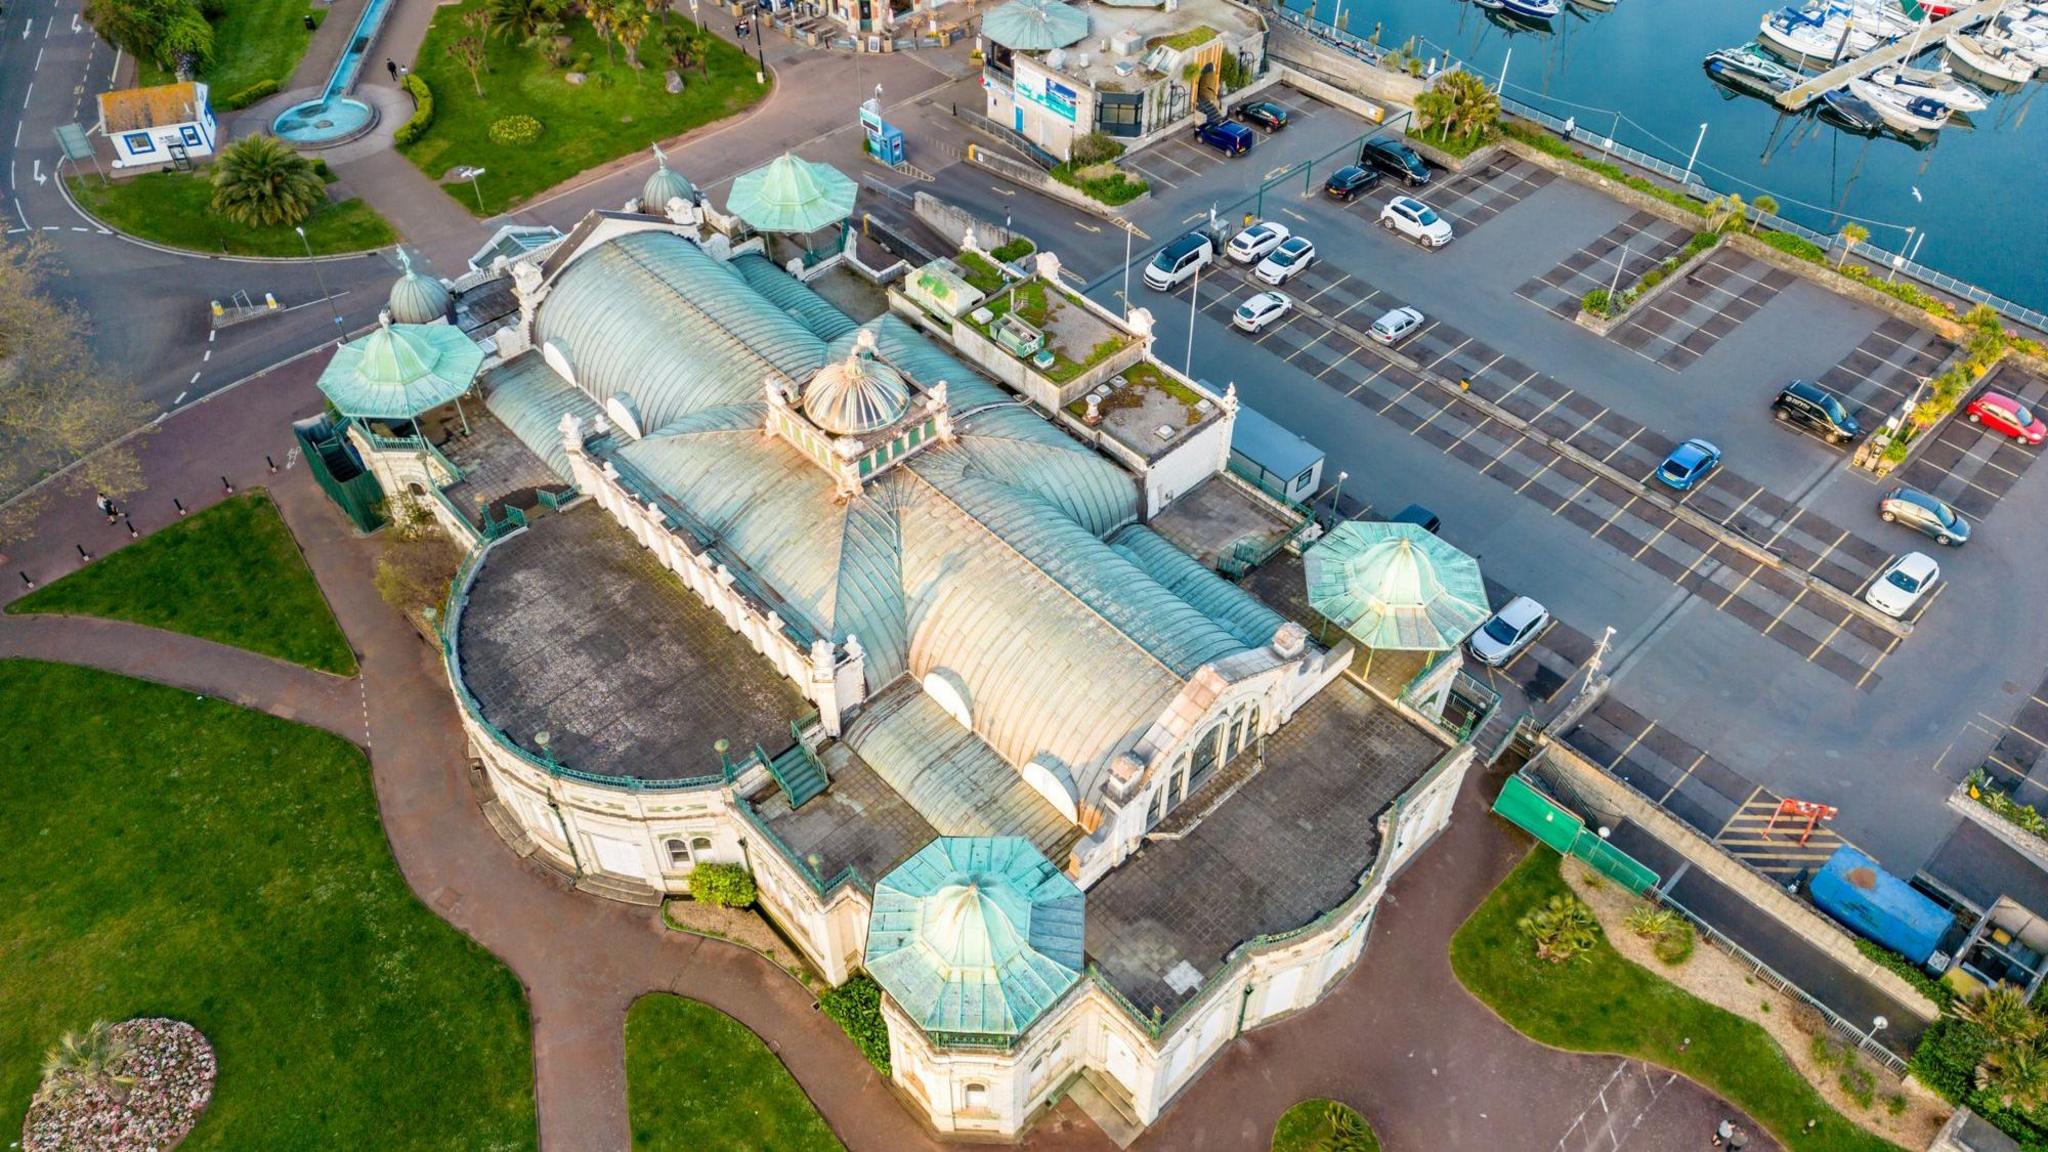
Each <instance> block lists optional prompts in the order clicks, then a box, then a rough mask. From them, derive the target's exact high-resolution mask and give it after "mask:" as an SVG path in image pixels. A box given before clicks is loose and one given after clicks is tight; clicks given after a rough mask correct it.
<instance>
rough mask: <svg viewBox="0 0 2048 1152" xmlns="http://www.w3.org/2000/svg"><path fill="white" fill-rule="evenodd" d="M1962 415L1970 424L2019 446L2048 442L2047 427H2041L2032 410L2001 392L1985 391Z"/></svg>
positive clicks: (2039, 420)
mask: <svg viewBox="0 0 2048 1152" xmlns="http://www.w3.org/2000/svg"><path fill="white" fill-rule="evenodd" d="M1963 414H1964V415H1966V416H1968V417H1969V418H1970V423H1972V424H1982V425H1984V426H1985V427H1986V428H1989V429H1991V430H1992V431H1993V432H1999V433H2003V434H2004V435H2007V436H2010V437H2012V438H2013V439H2014V440H2017V441H2019V442H2020V443H2022V444H2039V443H2040V442H2041V441H2042V440H2043V439H2048V424H2043V423H2042V422H2041V418H2040V417H2038V416H2036V415H2034V410H2033V409H2031V408H2029V407H2027V406H2026V405H2025V404H2022V403H2020V402H2019V401H2018V400H2017V399H2015V398H2013V397H2011V396H2007V395H2006V394H2005V393H2003V392H1993V391H1991V390H1990V389H1988V388H1987V389H1985V390H1984V391H1983V392H1981V393H1979V394H1978V395H1977V398H1976V399H1975V400H1972V401H1970V406H1969V407H1968V408H1966V409H1964V410H1963Z"/></svg>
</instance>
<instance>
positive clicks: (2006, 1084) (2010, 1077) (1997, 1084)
mask: <svg viewBox="0 0 2048 1152" xmlns="http://www.w3.org/2000/svg"><path fill="white" fill-rule="evenodd" d="M1977 1087H1978V1088H1980V1089H1982V1090H1983V1091H1985V1092H1988V1093H1990V1094H1991V1095H1992V1096H1994V1097H1996V1098H1997V1099H1998V1102H1999V1103H2000V1104H2001V1105H2003V1106H2004V1107H2007V1108H2016V1109H2019V1110H2020V1111H2022V1112H2030V1111H2032V1110H2033V1109H2035V1108H2037V1107H2039V1106H2040V1104H2041V1103H2042V1101H2043V1100H2048V1052H2043V1051H2042V1049H2041V1045H2040V1044H2039V1043H2038V1042H2036V1041H2032V1040H2027V1041H2012V1042H2007V1043H1999V1044H1993V1045H1992V1046H1991V1047H1990V1049H1989V1050H1987V1051H1986V1052H1985V1053H1984V1062H1983V1063H1982V1064H1979V1065H1978V1066H1977Z"/></svg>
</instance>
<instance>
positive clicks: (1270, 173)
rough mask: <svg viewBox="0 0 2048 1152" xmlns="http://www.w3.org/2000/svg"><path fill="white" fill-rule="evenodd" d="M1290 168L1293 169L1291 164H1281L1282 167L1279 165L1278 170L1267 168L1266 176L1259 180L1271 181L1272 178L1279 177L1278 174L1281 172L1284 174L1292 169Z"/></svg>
mask: <svg viewBox="0 0 2048 1152" xmlns="http://www.w3.org/2000/svg"><path fill="white" fill-rule="evenodd" d="M1292 167H1293V165H1292V164H1282V165H1280V166H1279V167H1278V168H1268V169H1266V174H1265V175H1264V176H1262V177H1260V179H1262V180H1271V179H1272V178H1273V177H1275V176H1278V175H1279V174H1281V173H1282V172H1285V171H1287V170H1288V169H1289V168H1292Z"/></svg>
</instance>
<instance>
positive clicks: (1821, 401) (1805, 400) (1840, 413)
mask: <svg viewBox="0 0 2048 1152" xmlns="http://www.w3.org/2000/svg"><path fill="white" fill-rule="evenodd" d="M1771 411H1772V414H1773V415H1775V416H1777V418H1778V419H1779V420H1780V421H1782V422H1784V423H1786V424H1796V425H1798V426H1799V427H1801V428H1804V429H1806V430H1807V431H1809V432H1812V433H1814V434H1816V435H1819V436H1824V437H1826V438H1827V439H1828V440H1829V441H1830V442H1832V443H1835V444H1847V443H1848V442H1849V441H1851V440H1854V439H1856V438H1857V437H1859V436H1861V435H1863V426H1862V425H1860V424H1858V423H1856V417H1854V416H1851V415H1850V414H1849V409H1848V406H1847V405H1845V404H1843V403H1842V401H1841V399H1840V398H1838V397H1837V396H1836V395H1835V394H1834V393H1832V392H1830V391H1828V390H1827V389H1825V388H1823V387H1821V386H1820V385H1818V384H1815V383H1814V382H1813V381H1811V380H1794V381H1793V382H1791V383H1790V384H1787V385H1785V386H1784V387H1783V388H1780V389H1779V390H1778V398H1777V399H1775V400H1773V401H1771Z"/></svg>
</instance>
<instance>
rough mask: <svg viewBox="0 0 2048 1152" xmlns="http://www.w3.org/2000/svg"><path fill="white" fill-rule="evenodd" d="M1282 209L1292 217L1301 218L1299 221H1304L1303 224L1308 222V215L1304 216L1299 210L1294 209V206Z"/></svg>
mask: <svg viewBox="0 0 2048 1152" xmlns="http://www.w3.org/2000/svg"><path fill="white" fill-rule="evenodd" d="M1280 210H1281V211H1282V212H1285V213H1287V214H1288V215H1289V216H1292V217H1294V218H1295V219H1296V220H1299V221H1301V222H1302V223H1303V224H1306V223H1308V217H1306V216H1303V215H1302V214H1301V213H1299V212H1296V211H1295V210H1294V209H1292V208H1282V209H1280Z"/></svg>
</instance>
